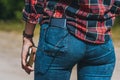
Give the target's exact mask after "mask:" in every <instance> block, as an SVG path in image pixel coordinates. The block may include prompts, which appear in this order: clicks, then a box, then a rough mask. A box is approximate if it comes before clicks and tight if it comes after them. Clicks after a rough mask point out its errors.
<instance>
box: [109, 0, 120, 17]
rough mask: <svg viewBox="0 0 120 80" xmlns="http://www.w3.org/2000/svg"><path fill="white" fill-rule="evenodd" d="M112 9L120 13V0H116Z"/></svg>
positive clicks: (113, 11) (115, 12) (114, 12)
mask: <svg viewBox="0 0 120 80" xmlns="http://www.w3.org/2000/svg"><path fill="white" fill-rule="evenodd" d="M110 11H111V12H112V13H113V14H119V15H120V0H115V2H114V4H113V6H112V7H111V9H110Z"/></svg>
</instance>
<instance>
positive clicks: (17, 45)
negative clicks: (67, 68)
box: [0, 32, 120, 80]
mask: <svg viewBox="0 0 120 80" xmlns="http://www.w3.org/2000/svg"><path fill="white" fill-rule="evenodd" d="M35 41H36V43H37V38H35ZM21 45H22V36H21V35H19V34H16V33H7V32H0V79H1V80H33V73H32V74H31V75H30V76H29V75H27V74H26V73H25V72H24V71H23V70H22V69H21V65H20V52H21ZM116 56H117V65H116V68H115V72H114V75H113V77H112V80H118V79H119V74H120V48H118V47H116ZM75 70H76V68H74V69H73V74H72V76H71V80H77V79H76V71H75Z"/></svg>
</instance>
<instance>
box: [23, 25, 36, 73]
mask: <svg viewBox="0 0 120 80" xmlns="http://www.w3.org/2000/svg"><path fill="white" fill-rule="evenodd" d="M34 29H35V24H31V23H26V25H25V31H24V32H25V34H27V35H33V33H34ZM33 45H34V42H33V40H32V38H27V37H25V36H23V45H22V51H21V64H22V68H23V69H24V70H25V71H26V72H27V73H28V74H30V72H31V71H33V68H32V67H30V66H27V63H26V58H27V52H28V48H29V47H30V46H33ZM33 51H35V50H33Z"/></svg>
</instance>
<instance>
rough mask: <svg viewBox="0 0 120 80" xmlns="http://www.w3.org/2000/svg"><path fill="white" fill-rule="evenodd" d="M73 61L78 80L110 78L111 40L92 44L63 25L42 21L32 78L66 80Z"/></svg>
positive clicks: (112, 54) (111, 69)
mask: <svg viewBox="0 0 120 80" xmlns="http://www.w3.org/2000/svg"><path fill="white" fill-rule="evenodd" d="M75 64H77V76H78V80H110V79H111V76H112V73H113V70H114V66H115V52H114V46H113V43H112V40H111V39H110V40H109V41H108V42H106V43H104V44H99V45H98V44H92V43H88V42H84V41H82V40H79V39H78V38H76V37H74V36H73V35H71V34H70V33H69V32H68V30H67V27H65V26H64V27H62V26H59V27H58V26H49V25H48V24H43V25H42V26H41V31H40V39H39V43H38V49H37V53H36V60H35V79H34V80H69V79H70V75H71V71H72V68H73V66H74V65H75Z"/></svg>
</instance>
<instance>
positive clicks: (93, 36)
mask: <svg viewBox="0 0 120 80" xmlns="http://www.w3.org/2000/svg"><path fill="white" fill-rule="evenodd" d="M57 6H59V7H62V9H63V10H61V9H59V8H56V7H57ZM63 12H64V14H65V15H66V18H67V24H68V25H70V26H69V28H68V29H69V31H70V32H71V33H72V34H73V35H74V36H76V37H77V38H79V39H81V40H84V41H87V42H91V43H96V44H101V43H104V42H106V41H108V40H109V38H110V29H111V27H112V26H113V24H114V20H115V17H116V16H117V15H119V14H120V0H25V8H24V9H23V18H24V20H25V21H27V22H30V23H33V24H37V23H38V22H39V23H40V24H43V23H46V22H49V18H50V17H51V16H52V17H56V18H60V17H61V16H62V15H63Z"/></svg>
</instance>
